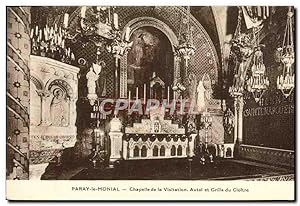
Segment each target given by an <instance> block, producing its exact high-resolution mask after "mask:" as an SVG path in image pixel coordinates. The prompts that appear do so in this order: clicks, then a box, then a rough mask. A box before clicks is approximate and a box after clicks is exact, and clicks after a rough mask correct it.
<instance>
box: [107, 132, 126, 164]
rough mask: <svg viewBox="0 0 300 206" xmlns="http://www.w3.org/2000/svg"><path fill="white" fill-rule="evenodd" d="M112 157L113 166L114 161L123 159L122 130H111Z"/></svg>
mask: <svg viewBox="0 0 300 206" xmlns="http://www.w3.org/2000/svg"><path fill="white" fill-rule="evenodd" d="M109 137H110V142H111V145H110V158H109V164H110V166H111V167H113V164H114V162H116V161H117V160H121V159H122V137H123V133H122V132H113V131H112V132H110V133H109Z"/></svg>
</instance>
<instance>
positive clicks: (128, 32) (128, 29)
mask: <svg viewBox="0 0 300 206" xmlns="http://www.w3.org/2000/svg"><path fill="white" fill-rule="evenodd" d="M129 37H130V27H129V26H128V27H126V32H125V40H126V41H129Z"/></svg>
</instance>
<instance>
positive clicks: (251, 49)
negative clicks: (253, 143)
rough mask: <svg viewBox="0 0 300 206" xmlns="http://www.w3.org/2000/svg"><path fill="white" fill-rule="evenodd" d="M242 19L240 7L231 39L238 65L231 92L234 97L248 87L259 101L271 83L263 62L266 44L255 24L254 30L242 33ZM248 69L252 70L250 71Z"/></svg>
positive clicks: (232, 56) (233, 54)
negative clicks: (263, 50) (260, 42)
mask: <svg viewBox="0 0 300 206" xmlns="http://www.w3.org/2000/svg"><path fill="white" fill-rule="evenodd" d="M241 19H242V8H239V14H238V23H237V28H236V31H235V33H234V36H233V39H232V41H231V58H232V59H233V60H234V62H235V65H236V66H235V71H234V72H235V75H234V79H233V85H232V86H231V87H229V93H230V95H231V96H233V97H237V96H241V95H243V92H244V87H246V89H247V91H249V92H251V93H252V95H253V97H254V100H255V101H256V102H259V100H260V99H261V97H262V95H263V94H264V92H265V91H266V89H267V87H268V86H269V85H270V82H269V79H268V77H267V76H266V74H265V70H266V67H265V65H264V62H263V52H262V48H263V47H264V45H260V44H259V41H260V40H259V28H258V27H255V26H253V27H252V32H248V33H241ZM249 58H251V61H249ZM248 69H251V71H250V72H248ZM247 74H248V77H247V76H246V75H247ZM245 83H246V84H245Z"/></svg>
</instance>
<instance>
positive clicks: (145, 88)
mask: <svg viewBox="0 0 300 206" xmlns="http://www.w3.org/2000/svg"><path fill="white" fill-rule="evenodd" d="M146 89H147V88H146V84H144V105H146V95H147V94H146Z"/></svg>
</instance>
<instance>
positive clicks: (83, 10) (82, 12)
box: [80, 6, 86, 18]
mask: <svg viewBox="0 0 300 206" xmlns="http://www.w3.org/2000/svg"><path fill="white" fill-rule="evenodd" d="M85 12H86V6H83V7H81V12H80V16H81V18H85Z"/></svg>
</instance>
